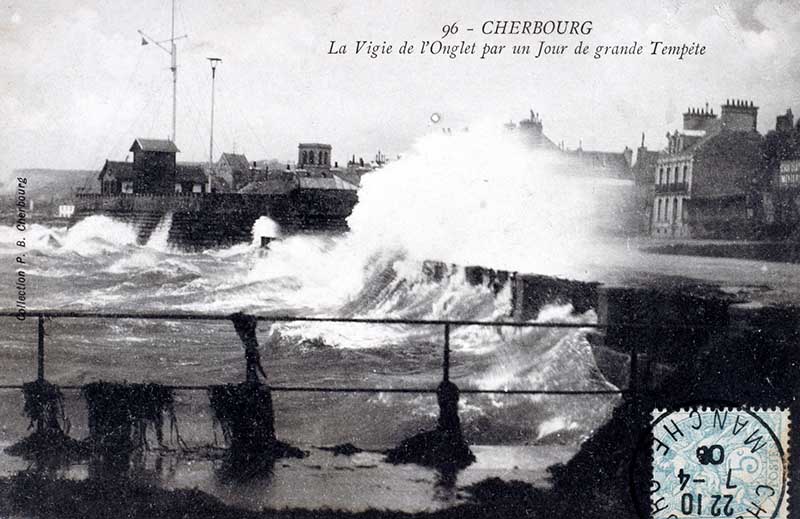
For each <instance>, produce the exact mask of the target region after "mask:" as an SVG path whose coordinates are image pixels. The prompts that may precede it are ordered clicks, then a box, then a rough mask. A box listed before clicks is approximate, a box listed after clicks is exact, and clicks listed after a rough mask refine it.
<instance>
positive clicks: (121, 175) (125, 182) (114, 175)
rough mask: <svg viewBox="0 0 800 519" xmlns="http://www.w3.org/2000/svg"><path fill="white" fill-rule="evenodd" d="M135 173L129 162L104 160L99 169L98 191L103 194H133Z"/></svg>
mask: <svg viewBox="0 0 800 519" xmlns="http://www.w3.org/2000/svg"><path fill="white" fill-rule="evenodd" d="M135 178H136V173H134V171H133V164H132V163H131V162H119V161H112V160H106V163H105V164H104V165H103V169H102V170H100V175H99V177H98V180H100V193H101V194H103V195H119V194H127V195H130V194H133V181H134V179H135Z"/></svg>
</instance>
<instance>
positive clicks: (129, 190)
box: [121, 181, 133, 195]
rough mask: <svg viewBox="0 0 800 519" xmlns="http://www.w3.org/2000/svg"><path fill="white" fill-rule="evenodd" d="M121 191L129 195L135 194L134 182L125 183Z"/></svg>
mask: <svg viewBox="0 0 800 519" xmlns="http://www.w3.org/2000/svg"><path fill="white" fill-rule="evenodd" d="M121 191H122V192H123V193H125V194H128V195H130V194H133V182H130V181H127V182H123V183H122V189H121Z"/></svg>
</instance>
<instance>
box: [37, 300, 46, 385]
mask: <svg viewBox="0 0 800 519" xmlns="http://www.w3.org/2000/svg"><path fill="white" fill-rule="evenodd" d="M38 330H39V333H38V339H39V344H38V348H37V354H36V368H37V374H36V378H37V379H38V380H39V382H44V316H42V315H40V316H39V322H38Z"/></svg>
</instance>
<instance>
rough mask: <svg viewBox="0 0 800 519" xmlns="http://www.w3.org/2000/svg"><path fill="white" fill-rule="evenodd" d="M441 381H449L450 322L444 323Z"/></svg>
mask: <svg viewBox="0 0 800 519" xmlns="http://www.w3.org/2000/svg"><path fill="white" fill-rule="evenodd" d="M442 381H444V382H448V381H450V323H445V325H444V357H443V358H442Z"/></svg>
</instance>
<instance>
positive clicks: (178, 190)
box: [175, 182, 183, 193]
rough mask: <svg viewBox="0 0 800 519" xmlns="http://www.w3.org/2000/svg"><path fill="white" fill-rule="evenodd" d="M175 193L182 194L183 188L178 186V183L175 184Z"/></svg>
mask: <svg viewBox="0 0 800 519" xmlns="http://www.w3.org/2000/svg"><path fill="white" fill-rule="evenodd" d="M175 192H176V193H181V192H183V186H182V185H181V184H180V182H175Z"/></svg>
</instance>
